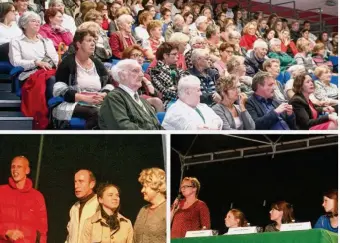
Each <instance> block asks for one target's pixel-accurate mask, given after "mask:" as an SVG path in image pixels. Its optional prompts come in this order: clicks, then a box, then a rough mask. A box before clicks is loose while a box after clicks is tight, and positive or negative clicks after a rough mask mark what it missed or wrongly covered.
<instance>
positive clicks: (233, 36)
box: [228, 30, 241, 38]
mask: <svg viewBox="0 0 340 243" xmlns="http://www.w3.org/2000/svg"><path fill="white" fill-rule="evenodd" d="M228 37H229V38H237V37H239V38H241V34H240V32H238V31H236V30H233V31H231V32H230V33H229V35H228Z"/></svg>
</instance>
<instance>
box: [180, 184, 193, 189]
mask: <svg viewBox="0 0 340 243" xmlns="http://www.w3.org/2000/svg"><path fill="white" fill-rule="evenodd" d="M190 187H193V186H188V185H184V186H181V189H187V188H190Z"/></svg>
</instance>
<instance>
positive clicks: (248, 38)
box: [240, 22, 257, 51]
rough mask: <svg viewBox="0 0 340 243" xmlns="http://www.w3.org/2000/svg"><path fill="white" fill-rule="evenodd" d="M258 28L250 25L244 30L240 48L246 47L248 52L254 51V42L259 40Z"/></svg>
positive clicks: (252, 24)
mask: <svg viewBox="0 0 340 243" xmlns="http://www.w3.org/2000/svg"><path fill="white" fill-rule="evenodd" d="M256 29H257V26H256V25H254V23H251V22H250V23H248V24H246V26H244V28H243V36H242V37H241V40H240V46H241V47H244V48H245V49H246V50H247V51H248V50H251V49H253V45H254V42H255V41H256V40H257V37H256V35H255V34H256Z"/></svg>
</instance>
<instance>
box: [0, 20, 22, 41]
mask: <svg viewBox="0 0 340 243" xmlns="http://www.w3.org/2000/svg"><path fill="white" fill-rule="evenodd" d="M20 36H22V30H21V29H20V28H19V27H18V25H17V23H16V22H15V21H13V22H12V23H11V26H7V25H5V24H3V23H0V45H2V44H5V43H9V42H10V41H11V40H12V39H15V38H18V37H20Z"/></svg>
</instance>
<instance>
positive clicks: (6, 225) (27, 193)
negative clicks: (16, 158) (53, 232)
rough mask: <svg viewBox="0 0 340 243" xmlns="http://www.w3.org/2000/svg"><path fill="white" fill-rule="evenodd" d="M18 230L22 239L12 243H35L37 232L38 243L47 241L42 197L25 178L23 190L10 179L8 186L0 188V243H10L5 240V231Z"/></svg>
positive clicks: (44, 207) (45, 215)
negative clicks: (38, 236)
mask: <svg viewBox="0 0 340 243" xmlns="http://www.w3.org/2000/svg"><path fill="white" fill-rule="evenodd" d="M11 229H18V230H20V231H21V232H22V233H23V234H24V239H20V240H16V241H14V243H35V242H36V235H37V231H39V232H40V243H46V241H47V213H46V206H45V200H44V197H43V195H42V194H41V193H40V192H39V191H37V190H35V189H34V188H32V181H31V180H30V179H28V178H26V183H25V186H24V188H23V189H18V188H17V187H16V184H15V182H14V180H13V179H12V178H9V184H8V185H2V186H0V243H10V242H11V243H12V241H9V240H7V239H6V238H5V234H6V232H7V230H11Z"/></svg>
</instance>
